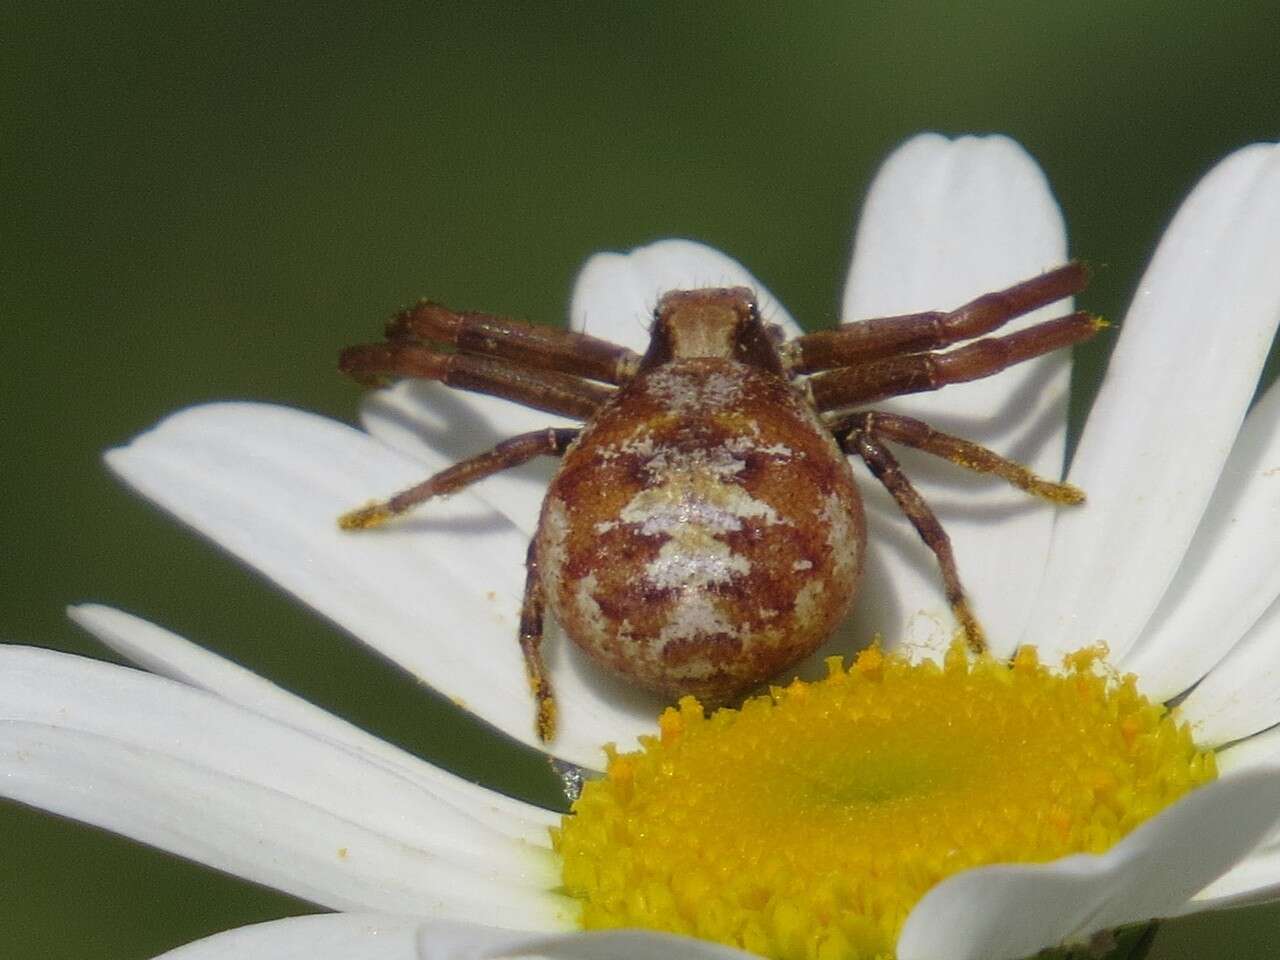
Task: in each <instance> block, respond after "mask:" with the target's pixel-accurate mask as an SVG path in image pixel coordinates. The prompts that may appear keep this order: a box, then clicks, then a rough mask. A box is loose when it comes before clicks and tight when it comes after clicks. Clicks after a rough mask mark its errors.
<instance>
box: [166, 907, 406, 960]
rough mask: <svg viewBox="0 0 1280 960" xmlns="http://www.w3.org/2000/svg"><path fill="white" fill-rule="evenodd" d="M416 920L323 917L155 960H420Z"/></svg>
mask: <svg viewBox="0 0 1280 960" xmlns="http://www.w3.org/2000/svg"><path fill="white" fill-rule="evenodd" d="M424 925H425V922H424V921H423V920H422V919H421V918H418V917H397V916H388V915H386V914H379V913H326V914H320V915H319V916H312V917H289V918H287V919H284V920H272V921H269V922H267V923H256V924H253V925H252V926H248V927H240V928H238V929H236V930H227V931H226V932H224V933H218V934H214V935H213V936H212V937H206V938H205V939H203V940H197V941H195V942H194V943H188V944H186V945H185V946H182V947H178V948H177V949H176V950H170V951H168V952H167V953H164V954H162V955H161V956H159V957H156V958H155V960H418V929H419V928H420V927H422V926H424Z"/></svg>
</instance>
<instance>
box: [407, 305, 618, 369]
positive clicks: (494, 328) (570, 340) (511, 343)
mask: <svg viewBox="0 0 1280 960" xmlns="http://www.w3.org/2000/svg"><path fill="white" fill-rule="evenodd" d="M386 333H387V339H388V340H390V341H393V342H396V343H423V344H431V343H436V344H449V345H451V346H453V347H456V348H457V350H458V351H459V352H460V353H466V354H472V355H478V356H489V357H498V358H501V359H503V360H511V361H515V362H516V363H518V364H520V365H522V366H525V367H533V368H536V369H538V370H554V371H557V372H559V373H567V374H571V375H572V376H575V377H586V378H587V379H589V380H600V381H603V382H604V383H612V384H621V383H625V382H626V381H627V380H629V379H631V377H632V376H634V375H635V371H636V368H637V367H638V366H639V364H640V355H639V354H637V353H636V352H635V351H633V350H629V349H627V348H626V347H623V346H619V345H618V344H616V343H610V342H609V341H608V340H601V339H600V338H599V337H592V336H589V335H587V334H585V333H576V332H574V331H571V330H562V329H560V328H558V327H548V326H542V325H539V324H531V323H524V322H522V321H520V320H513V319H511V318H509V317H499V316H495V315H494V314H491V313H474V312H470V311H468V312H461V313H460V312H457V311H454V310H450V309H449V308H448V307H446V306H442V305H441V304H438V303H433V302H432V301H430V300H420V301H419V302H418V303H416V304H414V305H413V306H412V307H409V308H408V309H407V310H402V311H401V312H400V313H398V314H396V315H395V316H394V317H392V318H391V320H389V321H388V322H387V330H386Z"/></svg>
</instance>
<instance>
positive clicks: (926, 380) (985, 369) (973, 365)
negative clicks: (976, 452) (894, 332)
mask: <svg viewBox="0 0 1280 960" xmlns="http://www.w3.org/2000/svg"><path fill="white" fill-rule="evenodd" d="M1104 326H1106V321H1104V320H1102V319H1101V318H1099V317H1095V316H1093V315H1092V314H1089V313H1084V312H1078V313H1072V314H1069V315H1067V316H1065V317H1058V318H1057V319H1056V320H1046V321H1045V322H1044V323H1037V324H1036V325H1035V326H1032V327H1027V328H1026V329H1025V330H1019V331H1018V332H1017V333H1010V334H1008V335H1006V336H1003V337H987V338H986V339H983V340H975V341H974V342H973V343H967V344H965V345H964V346H963V347H957V348H956V349H954V350H948V351H946V352H945V353H942V352H938V353H911V354H906V355H905V356H895V357H882V358H880V359H878V360H869V361H867V362H865V363H858V364H854V365H852V366H848V367H840V368H838V369H835V370H828V371H826V372H825V373H817V374H814V375H813V376H812V377H810V378H809V380H808V389H809V392H810V396H811V397H812V399H813V404H814V406H815V407H816V408H817V409H818V411H819V412H825V411H828V410H837V409H840V408H841V407H850V406H853V405H855V404H864V403H871V402H873V401H876V400H883V399H885V398H886V397H897V396H901V395H902V394H905V393H922V392H925V391H929V390H938V389H940V388H941V387H945V386H946V385H947V384H950V383H965V382H966V381H969V380H981V379H982V378H983V377H989V376H991V375H992V374H994V373H999V372H1000V371H1001V370H1004V369H1005V368H1006V367H1011V366H1013V365H1014V364H1017V363H1022V362H1024V361H1026V360H1031V359H1033V358H1035V357H1038V356H1041V355H1042V354H1046V353H1052V352H1053V351H1054V350H1061V349H1062V348H1063V347H1069V346H1071V345H1072V344H1074V343H1079V342H1080V341H1082V340H1087V339H1089V338H1090V337H1092V336H1093V335H1094V334H1095V333H1097V332H1098V331H1099V330H1100V329H1102V327H1104Z"/></svg>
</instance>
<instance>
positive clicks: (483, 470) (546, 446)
mask: <svg viewBox="0 0 1280 960" xmlns="http://www.w3.org/2000/svg"><path fill="white" fill-rule="evenodd" d="M577 436H578V430H577V428H576V427H567V428H554V427H549V428H547V429H546V430H535V431H533V432H532V433H521V434H518V435H517V436H514V437H510V438H509V439H507V440H503V441H502V442H501V443H499V444H498V445H497V446H496V447H494V448H493V449H492V450H489V451H486V452H485V453H482V454H479V455H478V456H474V457H472V458H470V459H469V460H463V461H462V462H461V463H455V464H454V465H453V466H451V467H449V468H448V469H445V470H441V471H440V472H439V473H436V474H433V475H432V476H430V477H427V479H425V480H423V481H422V482H421V483H419V484H416V485H414V486H412V487H409V488H408V489H407V490H401V491H400V492H399V493H397V494H396V495H395V496H393V497H391V498H390V499H388V500H383V501H381V502H379V503H371V504H369V505H368V506H367V507H361V508H360V509H358V510H352V511H351V512H350V513H344V514H343V515H342V516H341V517H339V518H338V525H339V526H340V527H342V529H344V530H369V529H371V528H373V527H377V526H381V525H382V524H383V523H385V522H386V521H388V520H390V519H391V518H392V517H394V516H397V515H399V514H402V513H404V512H405V511H406V510H408V509H410V508H411V507H414V506H416V505H417V504H419V503H422V502H423V501H424V500H430V499H431V498H432V497H444V496H448V495H449V494H451V493H456V492H457V491H459V490H461V489H462V488H463V487H468V486H470V485H471V484H473V483H475V482H476V481H477V480H483V479H484V478H485V477H489V476H492V475H493V474H495V473H500V472H501V471H503V470H509V469H510V468H512V467H518V466H520V464H522V463H527V462H528V461H530V460H532V459H533V458H534V457H538V456H558V455H559V454H561V453H563V452H564V451H565V449H566V448H567V447H568V446H569V444H570V443H572V442H573V441H574V439H576V438H577Z"/></svg>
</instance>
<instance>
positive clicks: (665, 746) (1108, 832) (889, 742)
mask: <svg viewBox="0 0 1280 960" xmlns="http://www.w3.org/2000/svg"><path fill="white" fill-rule="evenodd" d="M1101 655H1102V651H1100V650H1088V651H1084V652H1082V653H1079V654H1075V655H1073V656H1072V657H1070V658H1068V661H1067V664H1066V669H1065V670H1064V671H1062V672H1053V671H1050V670H1047V669H1046V668H1044V667H1042V666H1041V665H1040V664H1039V662H1038V660H1037V658H1036V655H1035V651H1034V650H1032V649H1030V648H1023V650H1022V651H1021V652H1020V653H1019V654H1018V656H1017V657H1016V658H1015V659H1014V661H1013V662H1012V663H1003V662H998V661H995V660H992V659H990V658H979V659H976V660H971V659H970V658H969V657H968V656H967V655H966V654H965V653H964V651H963V650H962V649H960V648H958V647H957V648H954V649H952V651H951V652H950V653H949V654H948V656H947V657H946V660H945V663H944V664H943V665H941V666H939V665H937V664H933V663H923V664H911V663H908V662H907V661H906V660H905V659H904V658H901V657H897V656H886V655H884V654H882V653H881V652H880V651H879V650H878V649H875V648H872V649H869V650H866V651H864V652H863V653H861V654H860V655H859V656H858V658H857V660H856V662H855V663H854V664H853V666H852V667H850V668H849V669H848V670H847V671H846V670H845V669H844V668H843V667H842V666H841V663H840V661H839V659H838V658H833V659H832V660H829V661H828V674H829V675H828V676H827V677H826V679H824V680H822V681H819V682H816V683H804V682H801V681H796V682H794V683H792V684H791V685H790V686H789V687H786V688H785V689H775V690H774V691H773V692H772V693H771V695H769V696H762V697H759V698H756V699H753V700H749V701H747V703H745V704H744V705H743V706H742V708H741V709H740V710H719V711H717V712H716V713H714V714H713V715H712V716H710V717H706V716H704V714H703V710H702V708H701V706H700V705H699V704H698V702H697V701H696V700H694V699H693V698H691V697H687V698H685V699H684V700H682V701H681V702H680V705H679V707H678V708H671V709H668V710H667V711H666V712H665V713H664V714H663V715H662V717H661V719H660V721H659V724H660V731H661V733H660V735H659V736H657V737H647V738H643V739H642V749H641V750H640V751H638V752H636V753H630V754H618V753H616V752H614V751H613V750H610V751H609V766H608V772H607V774H606V776H605V777H604V779H601V780H598V781H595V782H592V783H588V784H587V785H586V786H585V788H584V789H583V792H582V795H581V797H580V798H579V799H578V800H577V802H576V803H574V805H573V811H572V813H571V814H570V815H569V816H566V817H565V818H564V821H563V823H562V826H561V827H560V828H559V829H558V830H554V831H553V835H554V836H553V839H554V842H555V846H556V849H557V850H558V851H559V853H560V855H561V857H562V859H563V865H564V868H563V869H564V886H565V889H566V890H567V891H568V892H569V893H570V894H571V895H572V896H574V897H576V898H578V899H580V900H581V901H582V902H583V911H582V918H583V925H584V926H585V927H587V928H588V929H599V928H608V927H648V928H651V929H657V930H668V931H672V932H675V933H682V934H687V935H690V936H695V937H701V938H704V939H707V940H715V941H719V942H721V943H725V944H730V945H733V946H737V947H741V948H744V949H746V950H749V951H751V952H753V953H757V954H760V955H762V956H766V957H773V958H778V960H793V958H795V960H800V958H805V960H846V958H847V960H854V958H871V957H892V956H893V949H894V944H895V942H896V941H897V937H898V931H899V930H900V929H901V926H902V923H903V921H904V920H905V919H906V916H907V914H908V913H909V912H910V910H911V908H912V906H913V905H914V904H915V903H916V901H918V900H919V899H920V897H921V896H922V895H923V894H924V893H925V891H927V890H928V889H929V888H930V887H932V886H933V885H934V884H936V883H937V882H938V881H939V880H941V879H942V878H944V877H946V876H948V875H950V874H953V873H956V872H958V871H961V870H966V869H968V868H970V867H976V866H980V865H982V864H990V863H1007V862H1034V861H1043V860H1052V859H1054V858H1056V857H1061V856H1064V855H1066V854H1070V853H1079V852H1094V853H1096V852H1099V851H1102V850H1105V849H1107V848H1108V847H1109V846H1111V845H1112V844H1113V843H1115V842H1116V840H1118V839H1119V838H1120V837H1122V836H1124V835H1125V834H1126V833H1128V832H1129V831H1130V830H1132V829H1133V828H1134V827H1135V826H1136V825H1137V824H1139V823H1141V822H1142V821H1143V820H1145V819H1147V818H1148V817H1150V816H1152V815H1153V814H1155V813H1156V812H1158V811H1159V810H1160V809H1162V808H1163V807H1165V806H1167V805H1168V804H1170V803H1172V802H1173V801H1174V800H1176V799H1177V798H1178V797H1180V796H1182V795H1183V794H1184V793H1186V792H1187V791H1188V790H1191V789H1192V788H1193V787H1196V786H1198V785H1200V784H1202V783H1205V782H1206V781H1208V780H1211V779H1213V777H1214V776H1215V765H1214V758H1213V754H1212V753H1209V752H1202V751H1200V750H1198V749H1197V748H1196V746H1195V744H1193V743H1192V741H1191V737H1190V734H1189V732H1188V730H1187V728H1186V727H1185V726H1178V725H1177V724H1175V723H1174V722H1173V721H1172V720H1171V719H1170V718H1169V716H1168V714H1167V712H1166V710H1165V708H1164V707H1163V706H1160V705H1159V704H1154V703H1151V702H1150V701H1149V700H1147V699H1146V698H1144V697H1143V696H1142V695H1141V694H1139V693H1138V692H1137V689H1136V688H1135V686H1134V682H1133V678H1132V677H1123V678H1119V677H1115V676H1109V675H1107V674H1106V672H1105V671H1104V670H1103V669H1102V661H1101Z"/></svg>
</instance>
